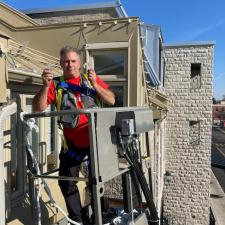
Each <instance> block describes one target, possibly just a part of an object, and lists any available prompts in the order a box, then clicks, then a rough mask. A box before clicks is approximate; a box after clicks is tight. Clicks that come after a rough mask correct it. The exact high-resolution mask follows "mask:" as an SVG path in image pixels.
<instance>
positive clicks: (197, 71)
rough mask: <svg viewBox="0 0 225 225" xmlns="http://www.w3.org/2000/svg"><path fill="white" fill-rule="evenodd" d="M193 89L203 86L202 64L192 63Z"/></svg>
mask: <svg viewBox="0 0 225 225" xmlns="http://www.w3.org/2000/svg"><path fill="white" fill-rule="evenodd" d="M190 86H191V88H192V89H196V88H200V87H201V64H200V63H192V64H191V84H190Z"/></svg>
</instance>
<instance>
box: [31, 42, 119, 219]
mask: <svg viewBox="0 0 225 225" xmlns="http://www.w3.org/2000/svg"><path fill="white" fill-rule="evenodd" d="M60 65H61V67H62V70H63V76H62V77H60V79H58V80H57V79H56V78H54V79H53V73H52V71H51V69H44V70H43V73H42V80H43V86H42V88H41V89H40V91H39V92H38V93H37V94H36V96H35V97H34V99H33V111H36V112H40V111H43V110H45V109H46V108H47V107H48V105H49V104H56V106H57V109H58V110H64V109H71V107H69V106H70V105H74V107H75V108H77V109H82V108H86V107H89V105H92V106H93V105H94V106H96V105H97V104H98V103H97V102H98V101H99V100H100V101H103V102H105V103H106V104H108V105H114V103H115V97H114V94H113V92H111V91H110V90H109V86H108V85H107V84H106V83H105V82H104V81H102V80H101V79H100V78H99V77H98V76H97V75H96V73H95V71H94V70H89V71H88V77H87V79H86V80H85V78H84V77H83V75H81V74H80V69H81V61H80V57H79V52H78V51H77V50H76V49H74V48H73V47H70V46H66V47H64V48H62V49H61V51H60ZM86 90H88V91H86ZM89 90H91V91H89ZM90 93H91V95H89V94H90ZM71 94H72V97H71ZM71 98H73V99H72V100H73V101H72V102H73V103H71V101H70V99H71ZM87 102H88V104H89V103H90V102H91V104H89V105H88V104H87ZM70 119H71V118H70ZM71 120H74V121H71V123H70V121H69V122H68V118H61V121H60V122H61V124H62V125H63V134H64V143H63V146H62V149H61V152H60V156H59V158H60V166H59V175H60V176H69V177H74V176H78V174H79V168H80V164H81V161H82V159H84V157H85V156H86V155H88V154H89V151H90V149H89V136H88V118H87V116H86V115H84V114H82V115H79V116H78V117H76V118H72V119H71ZM65 124H66V125H65ZM68 124H69V125H68ZM59 186H60V188H61V191H62V194H63V196H64V198H65V202H66V206H67V210H68V213H69V217H70V218H71V219H72V220H74V221H76V222H80V223H82V221H83V219H82V207H81V202H80V195H79V191H78V188H77V185H76V183H75V182H73V181H63V180H60V181H59Z"/></svg>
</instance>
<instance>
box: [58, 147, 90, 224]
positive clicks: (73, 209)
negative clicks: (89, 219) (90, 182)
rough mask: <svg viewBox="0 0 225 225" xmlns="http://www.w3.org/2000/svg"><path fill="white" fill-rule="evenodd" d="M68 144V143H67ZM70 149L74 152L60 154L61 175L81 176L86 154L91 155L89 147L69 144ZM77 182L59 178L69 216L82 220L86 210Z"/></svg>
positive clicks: (75, 219) (78, 220)
mask: <svg viewBox="0 0 225 225" xmlns="http://www.w3.org/2000/svg"><path fill="white" fill-rule="evenodd" d="M67 144H68V143H67ZM69 148H70V150H69V151H73V152H70V153H69V152H68V151H67V152H65V153H64V152H63V149H62V150H61V153H60V155H59V158H60V166H59V176H67V177H79V170H80V164H81V162H82V160H83V159H84V158H85V156H87V155H89V152H90V150H89V148H84V149H76V148H74V147H71V146H69ZM76 184H77V182H75V181H66V180H59V186H60V189H61V191H62V194H63V196H64V199H65V202H66V207H67V210H68V213H69V218H70V219H72V220H74V221H77V222H82V221H83V219H84V218H83V217H84V214H85V213H84V212H83V210H82V206H81V201H80V193H79V190H78V187H77V185H76Z"/></svg>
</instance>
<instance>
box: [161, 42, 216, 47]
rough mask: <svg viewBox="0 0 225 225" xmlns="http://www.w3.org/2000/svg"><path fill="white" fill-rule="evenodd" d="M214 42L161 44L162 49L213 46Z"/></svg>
mask: <svg viewBox="0 0 225 225" xmlns="http://www.w3.org/2000/svg"><path fill="white" fill-rule="evenodd" d="M215 44H216V42H215V41H197V42H183V43H182V42H181V43H174V44H163V47H165V48H166V47H184V46H201V45H215Z"/></svg>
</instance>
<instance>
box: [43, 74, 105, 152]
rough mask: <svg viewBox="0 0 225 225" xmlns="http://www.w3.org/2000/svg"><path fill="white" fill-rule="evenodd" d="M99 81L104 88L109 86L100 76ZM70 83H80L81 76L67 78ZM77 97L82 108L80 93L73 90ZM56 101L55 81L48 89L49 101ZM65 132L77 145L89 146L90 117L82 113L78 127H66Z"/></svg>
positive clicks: (97, 78) (97, 79)
mask: <svg viewBox="0 0 225 225" xmlns="http://www.w3.org/2000/svg"><path fill="white" fill-rule="evenodd" d="M96 81H97V83H98V84H99V85H100V86H101V87H103V88H104V89H108V88H109V86H108V85H107V84H106V83H105V82H104V81H103V80H101V79H100V78H99V77H98V76H97V77H96ZM67 82H68V83H70V84H75V85H80V77H74V78H71V79H68V80H67ZM73 94H74V95H75V97H76V99H77V108H78V109H82V108H83V104H82V102H81V98H80V93H79V92H77V91H73ZM55 101H56V92H55V87H54V83H53V82H51V84H50V87H49V90H48V99H47V103H48V104H52V103H55ZM63 134H64V136H65V138H66V139H67V140H68V141H70V142H71V143H72V144H73V145H74V146H75V147H78V148H84V147H88V146H89V134H88V117H87V115H85V114H80V116H79V121H78V125H77V127H76V128H64V129H63Z"/></svg>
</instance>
